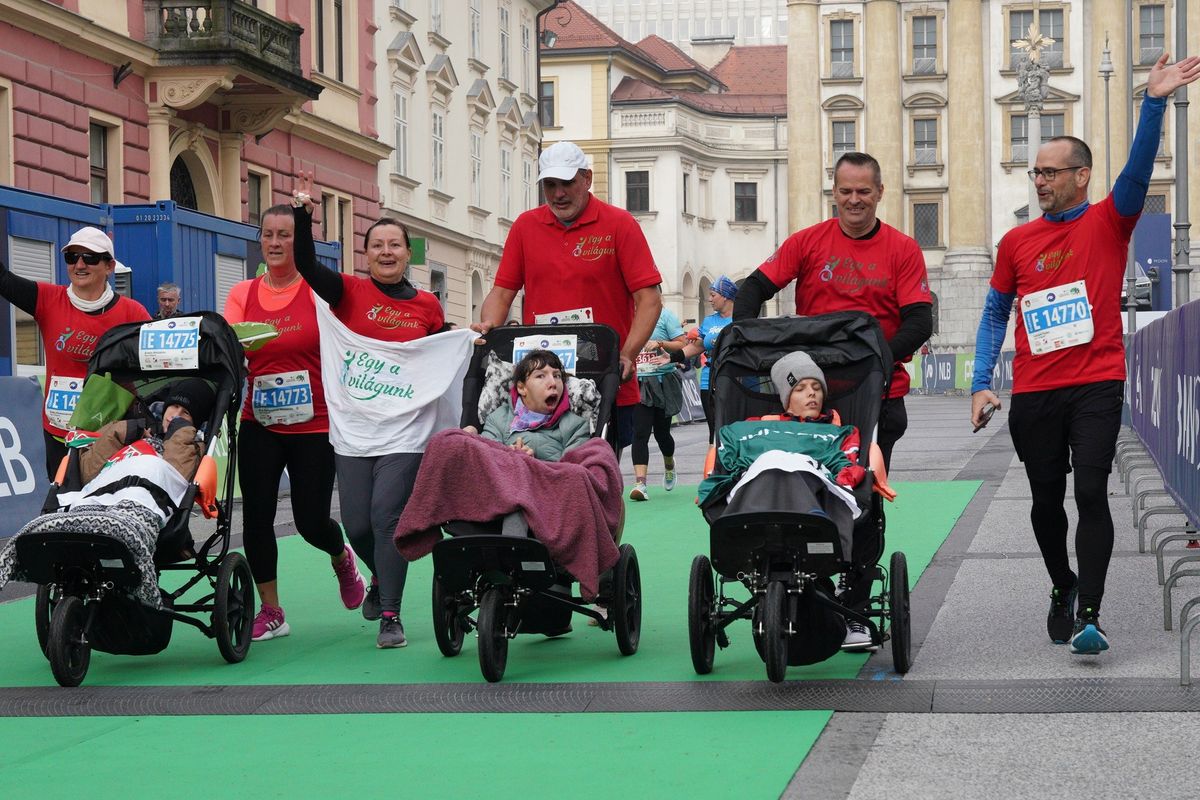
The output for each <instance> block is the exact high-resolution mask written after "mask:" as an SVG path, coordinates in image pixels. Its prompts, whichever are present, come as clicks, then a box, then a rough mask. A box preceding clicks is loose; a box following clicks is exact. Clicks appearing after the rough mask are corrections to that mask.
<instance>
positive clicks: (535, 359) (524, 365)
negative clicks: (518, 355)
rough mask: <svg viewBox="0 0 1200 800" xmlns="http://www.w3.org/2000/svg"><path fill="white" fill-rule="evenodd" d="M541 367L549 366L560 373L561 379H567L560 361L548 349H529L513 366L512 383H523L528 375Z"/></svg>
mask: <svg viewBox="0 0 1200 800" xmlns="http://www.w3.org/2000/svg"><path fill="white" fill-rule="evenodd" d="M542 367H550V368H551V369H556V370H558V371H559V372H561V373H562V376H563V380H564V381H565V380H566V379H567V371H566V370H565V369H563V365H562V361H560V360H559V358H558V356H557V355H555V354H554V353H552V352H550V351H549V350H531V351H529V352H528V353H526V354H525V357H524V358H522V359H521V360H520V361H518V362H517V365H516V366H515V367H513V385H514V386H515V385H516V384H518V383H524V382H525V381H527V380H528V379H529V376H530V375H531V374H532V373H533V372H534V371H536V370H539V369H541V368H542Z"/></svg>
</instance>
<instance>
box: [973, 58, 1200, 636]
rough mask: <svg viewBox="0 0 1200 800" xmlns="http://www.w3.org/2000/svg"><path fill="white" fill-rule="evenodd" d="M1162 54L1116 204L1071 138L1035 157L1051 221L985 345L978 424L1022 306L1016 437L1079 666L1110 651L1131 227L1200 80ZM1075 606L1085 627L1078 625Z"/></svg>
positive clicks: (1022, 245)
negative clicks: (1183, 97) (1071, 488)
mask: <svg viewBox="0 0 1200 800" xmlns="http://www.w3.org/2000/svg"><path fill="white" fill-rule="evenodd" d="M1167 58H1168V55H1167V54H1166V53H1163V55H1162V56H1161V57H1160V58H1159V60H1158V63H1156V64H1155V65H1154V66H1153V67H1152V68H1151V69H1150V73H1149V75H1148V76H1147V78H1146V96H1145V99H1144V100H1143V101H1142V111H1141V115H1140V118H1139V120H1138V129H1137V133H1136V134H1135V136H1134V139H1133V144H1132V145H1131V147H1130V153H1129V160H1128V161H1127V162H1126V164H1125V168H1124V169H1123V170H1122V171H1121V174H1120V176H1119V177H1118V178H1117V180H1116V182H1115V183H1114V184H1113V188H1112V193H1111V194H1109V195H1108V197H1105V198H1104V199H1103V200H1101V201H1100V202H1099V203H1096V204H1095V205H1091V204H1090V203H1088V199H1087V197H1088V184H1089V183H1090V182H1091V177H1092V151H1091V149H1090V148H1088V146H1087V144H1085V143H1084V142H1083V141H1081V140H1079V139H1076V138H1075V137H1074V136H1056V137H1054V138H1053V139H1050V140H1049V141H1047V142H1045V143H1043V144H1042V146H1041V147H1040V148H1038V153H1037V162H1036V164H1037V165H1036V166H1035V167H1034V169H1031V170H1029V179H1030V180H1032V181H1033V184H1034V186H1035V187H1036V188H1037V197H1038V207H1039V208H1041V210H1042V212H1043V213H1042V216H1041V217H1039V218H1038V219H1035V220H1032V221H1030V222H1028V223H1026V224H1025V225H1021V226H1019V227H1017V228H1014V229H1013V230H1011V231H1009V232H1008V233H1006V234H1005V235H1004V238H1003V239H1001V240H1000V247H999V250H998V251H997V253H996V269H995V271H994V272H993V273H992V280H991V288H990V289H989V291H988V294H987V297H986V299H985V300H984V308H983V315H982V319H981V320H980V323H979V331H978V333H977V334H976V337H975V373H974V380H973V382H972V385H971V422H972V423H973V424H974V425H975V426H976V428H977V429H978V427H979V426H981V425H984V424H986V423H987V417H986V416H985V412H984V409H985V407H986V406H987V405H988V404H990V405H991V406H992V407H993V408H999V407H1000V398H999V397H997V396H996V394H995V393H994V392H993V391H992V388H991V386H992V383H991V382H992V369H993V368H994V367H995V364H996V358H997V356H998V355H999V354H1000V346H1001V343H1002V342H1003V340H1004V334H1005V329H1006V327H1007V325H1008V318H1009V315H1010V314H1011V312H1012V306H1013V301H1014V300H1016V301H1017V307H1018V311H1019V313H1018V314H1017V326H1016V345H1017V352H1016V356H1015V357H1014V359H1013V396H1012V408H1011V409H1010V410H1009V414H1008V424H1009V433H1010V434H1011V435H1012V440H1013V445H1014V446H1015V448H1016V451H1017V456H1018V457H1020V459H1021V461H1022V463H1023V464H1024V465H1025V475H1026V477H1027V478H1028V479H1029V488H1030V491H1031V493H1032V495H1033V507H1032V508H1031V510H1030V514H1029V516H1030V521H1031V523H1032V525H1033V534H1034V537H1035V538H1036V539H1037V543H1038V548H1039V549H1040V550H1041V552H1042V560H1043V561H1044V562H1045V565H1046V571H1047V572H1048V573H1049V576H1050V580H1051V582H1052V584H1053V586H1052V588H1051V590H1050V613H1049V614H1048V615H1047V618H1046V632H1047V633H1048V634H1049V635H1050V640H1051V641H1053V642H1055V643H1056V644H1066V643H1067V642H1070V645H1071V652H1072V653H1074V654H1082V655H1096V654H1098V653H1101V652H1103V651H1105V650H1107V649H1108V639H1107V637H1106V635H1105V633H1104V631H1103V630H1102V629H1101V628H1100V601H1101V598H1102V597H1103V595H1104V583H1105V578H1106V576H1107V573H1108V562H1109V559H1110V558H1111V556H1112V549H1113V522H1112V515H1111V514H1110V513H1109V508H1108V475H1109V473H1110V472H1111V471H1112V461H1113V457H1114V455H1115V454H1116V445H1117V433H1118V431H1119V430H1120V427H1121V406H1122V402H1123V398H1124V382H1125V348H1124V344H1123V343H1122V340H1121V319H1120V298H1121V281H1122V279H1123V276H1124V273H1125V259H1126V253H1127V251H1128V249H1129V239H1130V237H1131V236H1132V235H1133V229H1134V226H1135V225H1136V224H1137V220H1138V217H1139V216H1140V215H1141V213H1142V207H1143V205H1145V202H1146V190H1147V189H1148V188H1149V186H1150V177H1151V175H1152V174H1153V172H1154V157H1155V154H1156V153H1157V151H1158V142H1159V135H1160V132H1161V130H1162V120H1163V113H1164V112H1165V110H1166V107H1167V100H1166V98H1167V97H1168V96H1169V95H1170V94H1171V93H1172V92H1173V91H1175V89H1177V88H1179V87H1180V86H1185V85H1187V84H1189V83H1191V82H1192V81H1194V80H1196V79H1197V77H1200V57H1196V56H1192V57H1190V58H1185V59H1183V60H1181V61H1179V62H1177V63H1175V64H1172V65H1170V66H1167ZM1072 468H1073V469H1074V472H1075V505H1076V507H1077V508H1078V510H1079V524H1078V527H1077V528H1076V532H1075V551H1076V557H1077V559H1078V566H1079V574H1078V576H1076V574H1075V573H1074V572H1073V571H1072V570H1071V563H1070V559H1069V558H1068V556H1067V530H1068V524H1067V512H1066V510H1065V509H1064V507H1063V503H1064V500H1065V499H1066V490H1067V473H1069V472H1071V471H1072ZM1076 600H1078V613H1076Z"/></svg>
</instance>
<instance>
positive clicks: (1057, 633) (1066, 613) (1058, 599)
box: [1046, 584, 1078, 644]
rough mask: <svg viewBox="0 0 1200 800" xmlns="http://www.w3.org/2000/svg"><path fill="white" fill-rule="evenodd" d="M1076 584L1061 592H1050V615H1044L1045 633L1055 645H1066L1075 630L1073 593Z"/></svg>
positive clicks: (1057, 589)
mask: <svg viewBox="0 0 1200 800" xmlns="http://www.w3.org/2000/svg"><path fill="white" fill-rule="evenodd" d="M1077 588H1078V584H1076V585H1075V586H1072V587H1071V588H1070V589H1068V590H1066V591H1063V590H1062V589H1060V588H1058V587H1057V586H1055V587H1054V588H1053V589H1051V590H1050V613H1049V614H1047V615H1046V633H1048V634H1050V641H1052V642H1054V643H1055V644H1066V643H1067V642H1068V641H1070V639H1071V636H1072V635H1073V633H1074V630H1075V591H1076V589H1077Z"/></svg>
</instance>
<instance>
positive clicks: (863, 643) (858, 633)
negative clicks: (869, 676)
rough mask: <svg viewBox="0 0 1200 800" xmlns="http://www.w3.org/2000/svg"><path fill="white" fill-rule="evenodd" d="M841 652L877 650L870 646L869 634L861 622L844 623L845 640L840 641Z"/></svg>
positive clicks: (874, 646) (875, 647)
mask: <svg viewBox="0 0 1200 800" xmlns="http://www.w3.org/2000/svg"><path fill="white" fill-rule="evenodd" d="M842 649H843V650H872V651H874V650H878V649H879V648H878V647H877V646H876V645H873V644H871V632H870V631H869V630H868V629H867V626H866V625H863V624H862V623H861V622H847V623H846V638H845V639H844V640H842Z"/></svg>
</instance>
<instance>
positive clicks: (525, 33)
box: [521, 21, 533, 92]
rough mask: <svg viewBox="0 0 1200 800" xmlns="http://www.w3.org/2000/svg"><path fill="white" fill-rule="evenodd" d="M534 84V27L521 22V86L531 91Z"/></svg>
mask: <svg viewBox="0 0 1200 800" xmlns="http://www.w3.org/2000/svg"><path fill="white" fill-rule="evenodd" d="M532 86H533V29H532V28H530V27H529V23H528V22H525V21H522V22H521V87H522V88H523V89H524V90H525V91H527V92H528V91H529V90H530V88H531V87H532Z"/></svg>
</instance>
